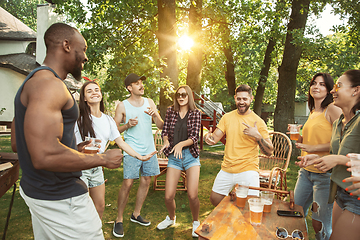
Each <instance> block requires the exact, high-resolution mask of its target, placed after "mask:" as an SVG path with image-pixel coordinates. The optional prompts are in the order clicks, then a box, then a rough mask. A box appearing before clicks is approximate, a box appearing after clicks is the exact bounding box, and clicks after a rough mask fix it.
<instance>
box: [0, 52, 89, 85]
mask: <svg viewBox="0 0 360 240" xmlns="http://www.w3.org/2000/svg"><path fill="white" fill-rule="evenodd" d="M39 66H40V64H38V63H37V62H36V58H35V56H33V55H29V54H26V53H17V54H8V55H0V67H4V68H9V69H12V70H13V71H15V72H18V73H21V74H23V75H25V76H27V75H28V74H29V73H31V72H32V70H34V69H35V68H37V67H39ZM64 83H65V85H66V86H67V87H68V88H69V89H70V90H77V89H80V88H81V86H82V85H83V84H82V82H80V81H76V80H75V78H74V77H73V76H71V75H70V74H68V75H67V77H66V79H65V80H64Z"/></svg>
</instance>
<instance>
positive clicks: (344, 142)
mask: <svg viewBox="0 0 360 240" xmlns="http://www.w3.org/2000/svg"><path fill="white" fill-rule="evenodd" d="M331 93H332V94H333V97H334V104H335V105H336V106H338V107H340V108H341V110H342V114H341V116H340V118H339V119H338V120H336V121H335V122H334V124H333V127H332V135H331V141H330V155H327V156H323V157H319V156H318V155H316V154H310V155H306V156H304V157H299V159H300V160H301V162H299V163H298V164H299V165H300V166H303V167H307V166H309V165H313V164H316V168H317V169H319V170H321V171H324V172H327V171H329V170H332V172H331V185H330V196H329V202H334V200H335V199H336V200H335V202H334V206H333V212H332V235H331V237H330V240H337V239H339V240H340V239H346V240H352V239H354V240H355V239H359V235H360V228H359V226H360V201H359V200H358V197H359V196H358V195H356V192H354V189H353V187H352V188H350V186H351V185H352V183H351V182H348V181H347V180H345V181H344V179H345V178H348V177H350V175H351V173H350V172H348V171H347V166H346V163H347V162H348V161H349V158H348V157H346V155H347V154H348V153H360V144H359V143H360V70H349V71H346V72H345V73H344V74H343V75H342V76H340V77H339V79H338V80H337V82H336V84H335V86H334V88H333V90H331ZM335 196H336V197H335Z"/></svg>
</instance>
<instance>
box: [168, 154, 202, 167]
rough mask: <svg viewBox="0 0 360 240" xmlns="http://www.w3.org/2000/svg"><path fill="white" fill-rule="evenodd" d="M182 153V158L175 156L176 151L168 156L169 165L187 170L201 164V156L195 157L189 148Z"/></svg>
mask: <svg viewBox="0 0 360 240" xmlns="http://www.w3.org/2000/svg"><path fill="white" fill-rule="evenodd" d="M181 153H182V158H180V159H179V158H175V157H174V153H171V154H170V155H169V156H168V159H169V162H168V165H167V166H168V167H171V168H175V169H179V170H185V171H186V170H188V169H189V168H191V167H194V166H201V164H200V159H199V156H198V157H197V158H194V157H193V155H191V153H190V150H189V148H186V149H183V150H182V152H181Z"/></svg>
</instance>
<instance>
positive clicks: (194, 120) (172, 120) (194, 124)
mask: <svg viewBox="0 0 360 240" xmlns="http://www.w3.org/2000/svg"><path fill="white" fill-rule="evenodd" d="M178 116H179V112H176V111H174V107H173V106H171V107H169V108H168V109H167V111H166V116H165V121H164V127H163V130H162V133H161V135H162V137H164V136H167V137H168V139H169V143H170V146H169V147H168V148H165V149H164V154H165V156H169V155H170V151H171V149H173V147H174V129H175V124H176V122H177V119H178ZM200 127H201V112H200V111H199V110H198V109H195V110H189V115H188V121H187V132H188V138H189V139H191V140H193V142H194V144H192V145H190V146H189V150H190V153H191V155H192V156H193V157H194V158H197V157H198V156H199V153H200V152H199V147H198V140H199V130H200Z"/></svg>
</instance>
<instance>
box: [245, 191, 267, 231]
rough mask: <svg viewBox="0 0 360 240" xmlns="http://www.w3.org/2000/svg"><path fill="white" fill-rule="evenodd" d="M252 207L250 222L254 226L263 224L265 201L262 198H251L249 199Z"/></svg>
mask: <svg viewBox="0 0 360 240" xmlns="http://www.w3.org/2000/svg"><path fill="white" fill-rule="evenodd" d="M248 202H249V208H250V223H251V224H252V225H254V226H259V225H260V224H261V220H262V216H263V210H264V202H263V200H262V199H261V198H257V197H255V198H250V199H249V200H248Z"/></svg>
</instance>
